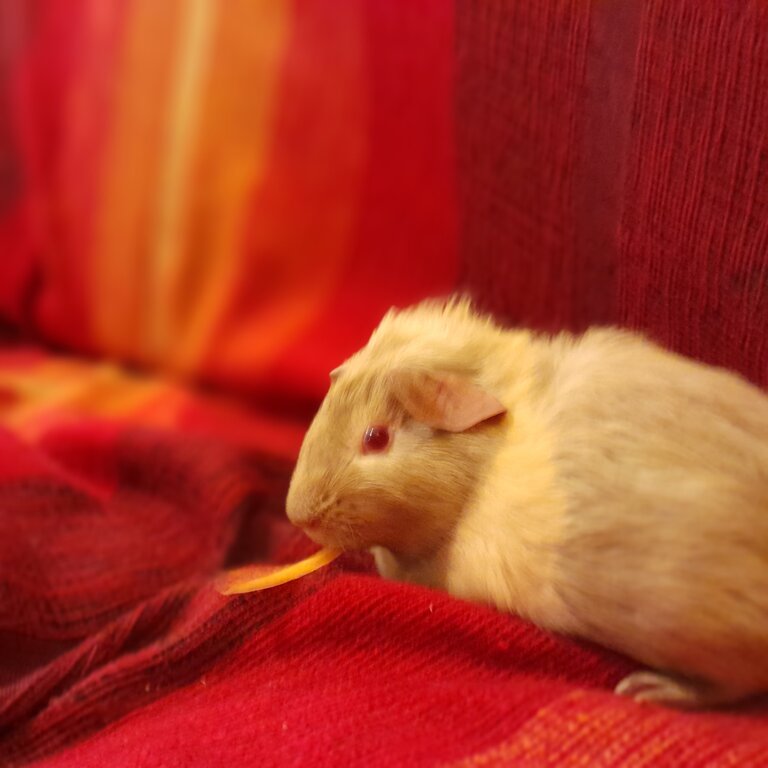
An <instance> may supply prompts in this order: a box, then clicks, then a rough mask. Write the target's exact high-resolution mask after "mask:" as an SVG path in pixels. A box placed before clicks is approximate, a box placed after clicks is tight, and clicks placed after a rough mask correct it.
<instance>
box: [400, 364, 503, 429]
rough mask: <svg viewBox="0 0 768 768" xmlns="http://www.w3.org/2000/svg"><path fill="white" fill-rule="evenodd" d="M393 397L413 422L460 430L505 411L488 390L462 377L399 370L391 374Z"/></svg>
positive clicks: (450, 374) (435, 427)
mask: <svg viewBox="0 0 768 768" xmlns="http://www.w3.org/2000/svg"><path fill="white" fill-rule="evenodd" d="M392 388H393V392H394V395H395V398H396V399H397V400H398V401H399V402H400V404H401V405H402V406H403V408H405V410H406V411H407V412H408V413H409V414H410V415H411V416H412V417H413V418H414V419H416V421H420V422H422V423H424V424H427V425H428V426H430V427H433V428H434V429H444V430H446V431H447V432H463V431H464V430H466V429H470V428H471V427H474V426H476V425H477V424H480V423H481V422H483V421H485V420H486V419H490V418H491V417H493V416H499V415H501V414H503V413H506V412H507V409H506V408H505V407H504V405H502V404H501V403H500V402H499V401H498V400H497V399H496V398H495V397H494V396H493V395H492V394H491V393H490V392H487V391H486V390H485V389H483V388H482V387H480V386H478V385H477V384H475V383H474V382H473V381H472V380H471V379H469V378H467V377H465V376H459V375H457V374H454V373H431V372H427V371H419V370H412V369H399V370H397V371H394V372H393V374H392Z"/></svg>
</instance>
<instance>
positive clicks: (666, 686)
mask: <svg viewBox="0 0 768 768" xmlns="http://www.w3.org/2000/svg"><path fill="white" fill-rule="evenodd" d="M615 692H616V693H617V694H618V695H619V696H627V697H629V698H631V699H634V700H635V701H638V702H645V703H648V704H662V705H664V706H667V707H675V708H677V709H699V708H700V707H706V706H711V705H713V704H716V703H721V698H722V697H720V696H717V695H715V691H714V690H713V689H712V688H710V687H709V686H706V685H704V684H702V683H696V682H694V681H691V680H685V679H684V678H678V677H673V676H671V675H665V674H662V673H661V672H651V671H645V672H633V673H632V674H631V675H627V677H625V678H624V679H623V680H622V681H621V682H620V683H619V684H618V685H617V686H616V689H615Z"/></svg>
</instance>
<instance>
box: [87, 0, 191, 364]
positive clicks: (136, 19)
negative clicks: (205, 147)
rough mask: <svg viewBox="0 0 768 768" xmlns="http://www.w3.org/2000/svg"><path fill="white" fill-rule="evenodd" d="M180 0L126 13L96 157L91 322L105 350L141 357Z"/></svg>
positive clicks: (139, 3) (139, 1) (146, 3)
mask: <svg viewBox="0 0 768 768" xmlns="http://www.w3.org/2000/svg"><path fill="white" fill-rule="evenodd" d="M184 2H185V0H163V2H157V0H134V2H132V3H131V4H130V7H129V10H128V12H127V14H126V21H125V32H124V36H123V39H122V45H123V50H122V51H121V53H120V55H119V62H120V63H119V65H118V75H117V78H116V84H115V88H114V103H113V104H112V105H108V106H109V111H110V116H111V126H110V143H109V145H108V147H107V149H106V150H105V156H104V159H103V174H104V176H103V179H102V192H101V206H100V209H99V210H98V211H97V216H96V223H95V231H94V238H93V250H92V252H91V257H90V261H91V264H92V267H91V269H92V284H91V285H90V287H89V292H90V294H91V296H92V312H93V316H92V318H91V325H92V328H93V332H94V337H95V341H96V343H97V345H98V346H99V347H100V348H102V349H106V350H108V351H109V352H110V353H111V354H114V355H120V356H127V357H129V358H131V359H136V358H139V359H141V358H143V357H144V355H143V354H142V352H143V350H142V349H141V344H142V338H141V335H140V329H141V327H142V325H143V323H142V318H143V316H144V313H145V311H146V306H145V303H146V296H145V290H146V277H147V274H148V247H147V245H148V239H149V232H150V227H151V222H152V219H153V215H152V214H153V211H152V200H154V195H153V191H154V190H155V189H156V184H157V175H156V168H157V165H158V157H159V155H160V152H161V151H162V146H163V142H162V139H163V122H162V110H161V109H159V108H158V105H161V104H163V103H164V102H165V101H166V99H167V97H168V90H169V85H170V84H169V77H170V75H171V67H170V62H171V61H172V56H171V57H169V55H168V54H169V51H171V52H172V51H173V50H174V46H175V45H176V33H177V28H178V18H179V15H180V10H181V8H182V7H183V6H184Z"/></svg>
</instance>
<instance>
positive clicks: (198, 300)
mask: <svg viewBox="0 0 768 768" xmlns="http://www.w3.org/2000/svg"><path fill="white" fill-rule="evenodd" d="M291 7H292V4H291V3H289V2H287V0H258V1H256V2H255V1H254V0H227V13H226V14H223V15H222V17H221V19H220V24H219V27H218V30H217V40H216V50H215V55H214V60H215V68H214V69H213V70H212V71H211V78H210V81H209V82H208V84H207V94H206V97H205V99H206V110H205V113H204V115H203V120H202V128H201V131H200V138H201V141H200V145H199V147H198V158H197V162H198V166H197V175H196V177H195V181H196V183H195V185H194V194H195V195H196V198H197V199H196V202H197V208H199V210H200V211H201V213H202V219H203V220H202V221H199V220H194V217H193V218H192V220H190V222H189V227H188V229H187V232H186V236H187V239H188V243H187V250H186V257H187V258H186V260H185V262H184V264H183V265H179V266H180V267H182V266H183V274H182V269H178V270H177V271H176V274H175V276H174V277H173V279H172V281H171V280H169V284H168V290H169V293H168V294H167V296H168V307H169V308H170V310H171V311H174V312H175V314H174V318H173V320H172V323H173V324H174V328H173V338H174V339H175V343H174V348H173V350H168V354H169V358H168V359H169V363H170V365H172V366H173V368H175V369H176V370H177V371H179V372H183V373H186V372H190V371H194V370H196V369H197V367H198V366H199V365H200V363H201V358H202V357H203V355H204V353H205V352H206V350H207V348H208V345H209V343H210V339H211V335H212V333H213V332H214V331H215V330H216V322H217V320H218V318H219V317H220V316H221V315H222V312H223V311H224V310H225V308H226V306H227V301H228V299H229V297H230V295H231V293H232V290H233V287H234V286H235V285H236V281H237V279H238V278H240V277H244V276H243V275H242V274H241V271H242V268H241V253H240V245H241V242H242V239H243V231H244V228H245V225H246V220H247V216H248V214H249V210H248V203H249V201H250V199H251V195H252V194H253V190H254V189H256V188H258V187H259V186H260V185H261V183H262V182H263V180H264V177H265V173H266V168H267V161H268V159H269V149H270V145H271V142H272V136H273V130H274V122H275V114H276V108H277V106H278V103H279V93H278V86H279V81H280V75H281V72H282V63H283V60H284V56H285V50H286V46H287V42H288V39H289V33H290V29H291V20H292V17H291ZM198 218H201V217H198Z"/></svg>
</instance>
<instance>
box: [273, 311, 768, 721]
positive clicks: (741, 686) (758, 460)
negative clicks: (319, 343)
mask: <svg viewBox="0 0 768 768" xmlns="http://www.w3.org/2000/svg"><path fill="white" fill-rule="evenodd" d="M331 379H332V383H331V387H330V390H329V392H328V395H327V397H326V398H325V401H324V402H323V404H322V406H321V408H320V410H319V411H318V413H317V416H316V418H315V420H314V421H313V423H312V425H311V427H310V429H309V431H308V432H307V435H306V438H305V440H304V444H303V446H302V449H301V453H300V455H299V459H298V463H297V465H296V469H295V472H294V475H293V479H292V481H291V486H290V491H289V494H288V500H287V511H288V516H289V518H290V519H291V521H292V522H293V523H294V524H296V525H298V526H300V527H302V528H303V529H304V530H305V531H306V533H307V534H308V535H309V536H311V537H312V538H313V539H314V540H315V541H316V542H318V543H320V544H322V545H324V546H328V547H335V548H339V549H363V548H365V549H371V550H372V551H373V553H374V557H375V559H376V564H377V567H378V570H379V572H380V573H381V574H382V575H383V576H385V577H389V578H393V579H400V580H405V581H411V582H415V583H418V584H423V585H426V586H430V587H433V588H440V589H444V590H447V591H448V592H449V593H451V594H453V595H455V596H457V597H459V598H464V599H467V600H475V601H481V602H484V603H489V604H492V605H494V606H496V607H497V608H499V609H501V610H503V611H510V612H514V613H516V614H518V615H520V616H523V617H525V618H527V619H529V620H531V621H533V622H535V623H536V624H538V625H540V626H541V627H543V628H545V629H548V630H553V631H557V632H562V633H567V634H570V635H574V636H578V637H582V638H585V639H588V640H591V641H594V642H597V643H600V644H603V645H605V646H607V647H610V648H613V649H615V650H617V651H620V652H623V653H625V654H628V655H629V656H631V657H634V658H635V659H637V660H639V661H640V662H641V663H642V664H644V665H647V666H648V667H650V668H651V669H652V670H654V671H646V672H636V673H634V674H631V675H629V676H628V677H627V678H625V679H624V680H623V681H622V682H621V683H620V684H619V685H618V687H617V689H616V690H617V692H618V693H621V694H625V695H628V696H632V697H634V698H635V699H638V700H644V701H653V702H660V703H666V704H669V705H675V706H680V707H705V706H716V705H721V704H727V703H729V702H733V701H736V700H739V699H742V698H746V697H748V696H751V695H753V694H757V693H763V692H768V397H767V396H766V395H765V394H763V393H762V392H761V391H760V390H759V389H758V388H756V387H754V386H752V385H750V384H748V383H747V382H746V381H744V380H743V379H741V378H739V377H738V376H736V375H734V374H732V373H729V372H727V371H724V370H721V369H717V368H713V367H709V366H705V365H702V364H700V363H696V362H693V361H691V360H688V359H685V358H683V357H680V356H678V355H675V354H672V353H670V352H667V351H665V350H663V349H661V348H659V347H657V346H655V345H654V344H652V343H650V342H648V341H646V340H644V339H642V338H640V337H638V336H636V335H634V334H632V333H629V332H625V331H620V330H615V329H596V330H590V331H588V332H587V333H585V334H584V335H582V336H570V335H566V334H563V335H559V336H556V337H554V338H544V337H538V336H535V335H533V334H531V333H529V332H527V331H519V330H504V329H502V328H500V327H498V326H496V325H494V324H493V322H492V321H491V320H489V319H487V318H484V317H480V316H477V315H476V314H474V312H473V311H472V308H471V307H470V305H469V304H468V303H467V302H466V301H462V300H452V301H449V302H447V303H435V302H426V303H423V304H421V305H418V306H416V307H414V308H411V309H408V310H404V311H399V312H396V311H390V312H389V313H388V314H387V315H386V316H385V317H384V319H383V320H382V322H381V324H380V325H379V327H378V329H377V330H376V331H375V332H374V334H373V336H372V337H371V339H370V341H369V342H368V344H367V346H366V347H364V348H363V349H362V350H361V351H360V352H358V353H357V354H356V355H354V356H353V357H351V358H350V359H349V360H347V361H346V362H345V363H344V364H343V365H342V366H341V367H340V368H338V369H337V370H335V371H334V372H333V373H332V374H331Z"/></svg>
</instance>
